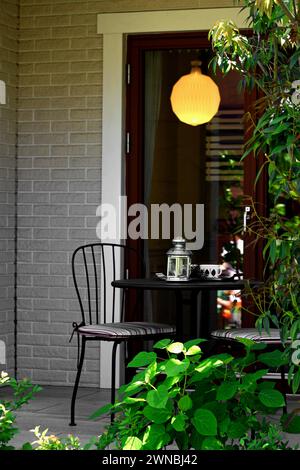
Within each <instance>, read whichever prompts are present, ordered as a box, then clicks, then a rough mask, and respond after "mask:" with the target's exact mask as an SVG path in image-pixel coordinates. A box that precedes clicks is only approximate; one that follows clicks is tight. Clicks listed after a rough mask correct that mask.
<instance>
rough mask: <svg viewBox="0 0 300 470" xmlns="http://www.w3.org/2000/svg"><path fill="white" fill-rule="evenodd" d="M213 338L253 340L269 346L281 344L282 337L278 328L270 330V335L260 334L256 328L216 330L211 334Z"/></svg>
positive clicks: (264, 332) (263, 332)
mask: <svg viewBox="0 0 300 470" xmlns="http://www.w3.org/2000/svg"><path fill="white" fill-rule="evenodd" d="M211 336H212V337H213V338H215V339H227V340H236V339H237V338H247V339H252V341H256V342H258V343H259V342H261V343H268V344H279V343H281V341H280V335H279V331H278V330H277V329H276V328H270V333H269V334H268V333H267V332H266V331H262V333H261V334H260V333H259V332H258V331H257V329H255V328H236V329H232V330H215V331H213V332H212V333H211Z"/></svg>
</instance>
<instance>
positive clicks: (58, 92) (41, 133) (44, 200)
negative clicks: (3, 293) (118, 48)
mask: <svg viewBox="0 0 300 470" xmlns="http://www.w3.org/2000/svg"><path fill="white" fill-rule="evenodd" d="M89 3H90V2H88V1H76V0H69V1H61V2H57V1H54V0H52V1H51V0H48V1H44V0H43V1H39V2H36V1H34V0H32V1H28V0H21V1H20V6H21V8H20V51H19V62H20V69H19V92H20V94H19V109H18V112H19V114H18V117H19V119H18V130H19V133H18V162H19V171H18V179H19V193H18V208H19V219H18V221H19V232H18V235H19V241H18V251H19V257H18V258H19V259H18V267H19V271H18V273H19V275H18V314H19V322H20V328H19V332H20V333H19V337H18V343H19V345H20V347H22V348H23V347H24V349H20V354H19V361H20V362H19V366H20V367H19V375H20V376H22V375H25V374H26V375H29V376H30V377H31V378H32V379H33V380H34V381H35V382H39V383H53V384H58V383H59V384H67V385H68V384H73V380H74V371H75V368H76V337H75V338H74V340H73V343H71V345H70V344H69V342H68V340H69V337H70V333H71V329H72V327H71V324H72V321H78V320H80V314H79V310H78V307H77V303H76V302H74V300H75V290H74V288H73V285H72V278H71V266H70V258H71V255H72V252H73V250H74V249H75V248H76V247H77V246H79V245H81V244H84V243H85V242H88V241H97V238H96V231H95V226H94V227H90V225H89V221H90V219H91V216H95V211H96V207H97V205H98V204H99V203H100V190H101V158H100V155H101V134H100V130H101V107H102V40H101V37H100V36H99V35H97V34H96V19H97V14H96V11H94V5H93V9H92V10H91V12H89ZM100 4H101V2H99V5H100ZM89 52H93V57H94V58H93V59H90V58H89V54H88V53H89ZM28 182H31V183H32V184H31V185H29V184H28ZM91 195H92V196H93V197H92V201H91V199H90V198H91ZM90 201H91V202H90ZM21 228H22V230H21ZM21 260H22V261H21ZM24 301H25V303H24ZM28 302H29V303H28ZM88 349H90V350H91V351H90V352H89V358H88V361H87V362H86V370H85V371H84V372H83V376H82V384H83V385H84V384H85V385H89V386H97V385H99V376H100V365H99V354H100V353H99V344H97V343H95V344H89V348H88Z"/></svg>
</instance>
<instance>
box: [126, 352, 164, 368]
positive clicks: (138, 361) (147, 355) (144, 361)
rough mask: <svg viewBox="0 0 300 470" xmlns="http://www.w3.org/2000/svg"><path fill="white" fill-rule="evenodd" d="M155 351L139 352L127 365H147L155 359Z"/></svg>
mask: <svg viewBox="0 0 300 470" xmlns="http://www.w3.org/2000/svg"><path fill="white" fill-rule="evenodd" d="M156 357H157V356H156V353H155V352H144V351H142V352H139V353H138V354H137V355H136V356H135V357H134V358H133V359H132V361H130V362H129V364H128V367H135V368H136V367H143V366H148V365H149V364H151V363H152V362H154V361H155V360H156Z"/></svg>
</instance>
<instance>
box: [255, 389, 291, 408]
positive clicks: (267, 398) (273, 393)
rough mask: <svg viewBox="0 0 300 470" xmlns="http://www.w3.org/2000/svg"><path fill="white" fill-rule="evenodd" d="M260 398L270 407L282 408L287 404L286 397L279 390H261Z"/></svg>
mask: <svg viewBox="0 0 300 470" xmlns="http://www.w3.org/2000/svg"><path fill="white" fill-rule="evenodd" d="M258 398H259V400H260V401H261V403H262V404H263V405H265V406H267V407H268V408H280V407H282V406H284V405H285V402H284V397H283V395H282V393H280V392H279V391H278V390H272V389H271V390H268V389H265V390H261V391H260V392H259V394H258Z"/></svg>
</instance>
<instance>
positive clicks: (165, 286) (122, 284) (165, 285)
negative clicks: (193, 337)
mask: <svg viewBox="0 0 300 470" xmlns="http://www.w3.org/2000/svg"><path fill="white" fill-rule="evenodd" d="M247 283H249V284H250V286H251V287H255V286H257V287H258V286H260V285H262V282H261V281H254V280H247V279H241V280H236V281H234V280H232V279H228V280H227V279H226V280H224V279H221V280H215V281H205V280H200V279H199V280H198V279H196V280H194V279H193V280H192V279H191V280H189V281H165V280H163V279H159V278H149V279H147V278H144V279H118V280H116V281H113V282H112V283H111V285H112V286H113V287H119V288H123V289H130V288H135V289H144V290H173V289H174V290H177V289H179V290H198V291H202V290H228V289H229V290H241V289H244V287H245V285H246V284H247Z"/></svg>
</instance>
